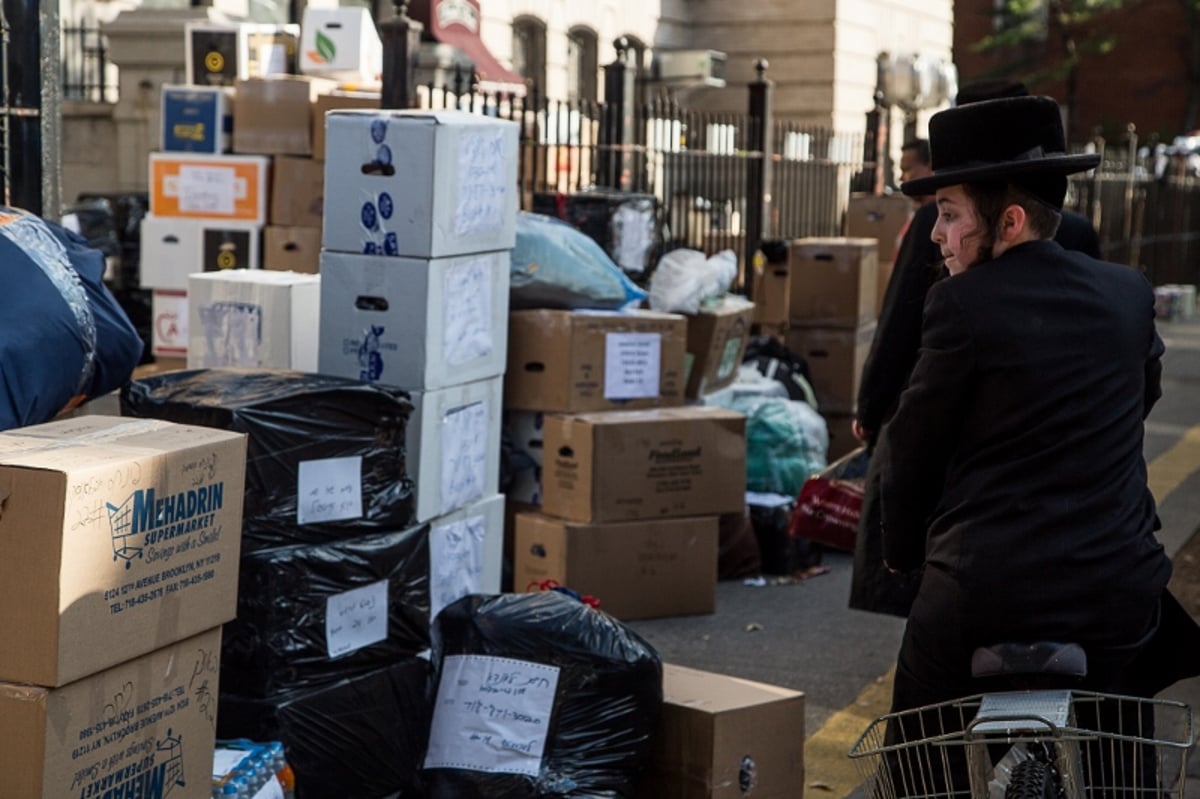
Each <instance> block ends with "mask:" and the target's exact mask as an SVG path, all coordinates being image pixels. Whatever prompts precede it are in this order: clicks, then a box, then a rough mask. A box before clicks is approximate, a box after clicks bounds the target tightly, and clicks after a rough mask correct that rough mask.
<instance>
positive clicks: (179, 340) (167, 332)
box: [150, 289, 188, 358]
mask: <svg viewBox="0 0 1200 799" xmlns="http://www.w3.org/2000/svg"><path fill="white" fill-rule="evenodd" d="M150 315H151V317H153V318H152V320H151V328H150V351H151V352H152V353H153V354H154V355H156V356H158V357H165V358H182V357H186V356H187V346H188V309H187V292H186V291H173V290H164V289H155V290H154V292H153V293H152V294H151V295H150Z"/></svg>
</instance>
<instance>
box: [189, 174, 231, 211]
mask: <svg viewBox="0 0 1200 799" xmlns="http://www.w3.org/2000/svg"><path fill="white" fill-rule="evenodd" d="M236 196H237V195H236V186H235V182H234V171H233V169H231V168H229V167H215V166H187V165H182V166H180V167H179V210H180V211H186V212H190V213H199V214H225V215H228V216H232V215H233V211H234V198H235V197H236Z"/></svg>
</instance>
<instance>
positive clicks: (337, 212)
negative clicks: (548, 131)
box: [323, 110, 518, 258]
mask: <svg viewBox="0 0 1200 799" xmlns="http://www.w3.org/2000/svg"><path fill="white" fill-rule="evenodd" d="M517 128H518V125H517V123H515V122H509V121H507V120H500V119H495V118H492V117H487V116H483V115H481V114H471V113H468V112H465V111H417V110H403V111H395V110H388V111H364V110H339V111H331V112H329V114H327V115H326V117H325V133H326V136H327V139H326V142H327V143H326V159H325V223H324V231H325V234H324V239H323V244H324V246H325V249H327V250H336V251H338V252H349V253H365V254H367V255H372V254H380V255H390V256H403V257H410V258H444V257H448V256H452V255H464V254H467V253H477V252H493V251H495V250H509V249H512V247H513V245H514V244H515V242H516V219H517Z"/></svg>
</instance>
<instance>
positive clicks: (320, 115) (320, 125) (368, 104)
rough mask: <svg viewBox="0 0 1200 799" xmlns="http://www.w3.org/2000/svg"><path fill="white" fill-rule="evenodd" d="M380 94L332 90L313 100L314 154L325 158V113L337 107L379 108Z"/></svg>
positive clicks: (321, 158) (319, 157)
mask: <svg viewBox="0 0 1200 799" xmlns="http://www.w3.org/2000/svg"><path fill="white" fill-rule="evenodd" d="M379 104H380V101H379V95H378V94H372V93H370V92H330V93H328V94H322V95H321V96H320V97H318V98H317V99H316V100H315V101H314V102H313V112H312V154H313V158H316V159H318V160H320V161H324V160H325V113H326V112H327V111H333V110H334V109H337V108H379Z"/></svg>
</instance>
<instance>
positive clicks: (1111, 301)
mask: <svg viewBox="0 0 1200 799" xmlns="http://www.w3.org/2000/svg"><path fill="white" fill-rule="evenodd" d="M929 131H930V140H931V145H932V155H933V174H932V175H931V176H929V177H926V178H922V179H918V180H915V181H910V182H908V183H905V184H904V185H903V186H902V187H901V188H902V190H903V191H904V192H905V193H906V194H910V195H921V194H928V193H930V192H935V191H936V194H937V207H938V209H939V216H938V219H937V222H936V224H935V226H934V230H933V234H932V238H933V241H934V242H935V243H936V244H937V245H938V247H939V249H940V252H941V255H942V257H943V258H944V259H945V262H946V266H947V268H948V270H949V272H950V273H951V276H950V277H949V278H948V279H945V280H941V281H939V282H938V283H936V284H935V285H934V286H933V287H932V288H930V289H929V292H928V297H927V300H926V303H925V311H924V323H923V328H922V333H921V348H920V354H919V356H918V359H917V363H916V366H915V367H914V369H913V373H912V376H911V378H910V381H909V384H908V387H907V388H906V389H905V391H904V393H903V395H902V396H901V398H900V403H899V407H898V408H897V410H896V413H895V415H894V417H893V418H892V420H891V421H890V422H889V424H888V425H887V426H886V427H885V428H884V431H883V434H882V435H883V447H882V451H883V453H884V456H883V457H884V460H883V463H882V464H881V471H882V475H881V488H880V494H881V508H882V519H883V522H882V526H883V550H884V558H885V560H886V561H887V563H888V565H889V566H891V567H893V568H896V569H899V570H903V571H911V570H913V569H916V568H919V567H922V566H923V567H924V569H923V574H922V577H921V582H920V587H919V590H918V592H917V597H916V601H915V602H914V604H913V607H912V612H911V613H910V615H909V619H908V625H907V627H906V628H905V634H904V640H903V643H902V645H901V648H900V653H899V658H898V663H897V669H896V677H895V688H894V694H893V709H894V710H903V709H909V708H914V707H918V706H921V705H925V704H930V703H934V702H940V701H945V700H948V699H952V698H955V697H958V696H962V695H965V694H970V693H973V692H974V691H975V690H977V689H978V687H979V686H978V683H976V682H975V681H974V680H973V679H972V677H971V671H970V664H971V655H972V653H973V651H974V650H975V649H976V648H977V647H981V646H988V645H992V644H997V643H1002V642H1011V641H1024V642H1034V641H1060V642H1071V643H1077V644H1079V645H1081V646H1082V647H1083V648H1084V650H1085V651H1086V653H1087V657H1088V677H1087V678H1086V679H1085V682H1084V686H1085V687H1088V688H1092V689H1095V690H1102V691H1121V692H1126V693H1137V694H1139V695H1152V694H1153V693H1155V692H1157V691H1158V690H1160V689H1161V688H1163V687H1166V686H1167V685H1169V684H1170V683H1171V682H1173V681H1175V680H1177V679H1180V678H1182V677H1185V676H1190V675H1191V674H1195V673H1198V672H1200V661H1198V659H1200V628H1197V627H1196V625H1195V623H1194V622H1192V621H1191V619H1190V618H1188V617H1187V615H1186V613H1183V614H1182V617H1180V613H1181V611H1180V609H1179V607H1178V604H1177V603H1175V602H1174V600H1173V599H1172V598H1171V597H1170V595H1169V594H1167V593H1166V591H1165V586H1166V584H1167V580H1168V578H1169V577H1170V573H1171V564H1170V560H1169V559H1168V558H1167V556H1166V554H1165V553H1164V552H1163V549H1162V546H1161V545H1160V544H1159V543H1158V542H1157V540H1156V539H1155V537H1154V531H1155V529H1156V528H1157V516H1156V513H1155V505H1154V498H1153V497H1152V496H1151V494H1150V491H1149V488H1148V487H1147V484H1146V464H1145V460H1144V458H1143V455H1142V445H1143V439H1142V436H1143V427H1142V425H1143V421H1144V419H1145V417H1146V415H1147V414H1148V413H1149V412H1150V409H1151V407H1153V405H1154V403H1155V402H1156V401H1157V399H1158V398H1159V396H1160V395H1161V390H1160V386H1159V377H1160V373H1161V365H1160V360H1159V359H1160V357H1161V355H1162V353H1163V344H1162V341H1161V339H1160V338H1159V337H1158V334H1157V333H1156V331H1155V327H1154V294H1153V291H1152V289H1151V287H1150V285H1149V283H1148V282H1147V281H1146V280H1145V278H1144V277H1143V276H1142V275H1140V274H1139V273H1137V272H1136V271H1134V270H1132V269H1130V268H1128V267H1125V266H1120V265H1117V264H1110V263H1105V262H1103V261H1098V260H1095V259H1093V258H1090V257H1088V256H1086V255H1083V254H1081V253H1077V252H1070V251H1067V250H1064V249H1063V248H1062V247H1061V246H1060V245H1058V244H1057V243H1055V242H1054V241H1053V240H1052V237H1053V235H1054V231H1055V228H1056V226H1057V224H1058V219H1059V212H1060V210H1061V208H1062V203H1063V198H1064V196H1065V193H1066V186H1067V175H1068V174H1070V173H1071V172H1077V171H1080V170H1084V169H1090V168H1092V167H1094V166H1095V165H1096V163H1097V160H1098V158H1097V156H1094V155H1068V154H1066V152H1065V149H1066V148H1065V142H1064V140H1063V131H1062V124H1061V121H1060V117H1059V110H1058V105H1057V104H1056V103H1055V102H1054V101H1053V100H1052V99H1050V98H1048V97H1018V98H1006V99H999V100H990V101H984V102H979V103H973V104H968V105H962V106H959V107H956V108H952V109H950V110H947V111H943V112H941V113H939V114H936V115H935V116H934V117H933V118H932V119H931V121H930V125H929ZM1166 633H1169V635H1170V636H1171V639H1170V640H1171V641H1172V643H1173V644H1174V645H1175V646H1178V647H1181V648H1178V649H1176V651H1178V652H1180V653H1184V652H1187V653H1190V654H1189V655H1182V654H1180V655H1179V656H1177V657H1175V658H1170V659H1165V658H1164V659H1157V660H1159V661H1163V662H1154V660H1151V661H1149V662H1148V661H1147V659H1146V658H1145V657H1144V654H1145V652H1146V651H1147V647H1150V650H1149V651H1154V649H1153V647H1155V646H1158V645H1160V644H1159V643H1158V642H1161V641H1162V640H1163V637H1164V634H1166ZM1189 646H1190V647H1191V648H1190V649H1188V647H1189Z"/></svg>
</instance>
